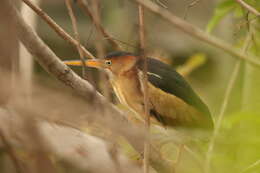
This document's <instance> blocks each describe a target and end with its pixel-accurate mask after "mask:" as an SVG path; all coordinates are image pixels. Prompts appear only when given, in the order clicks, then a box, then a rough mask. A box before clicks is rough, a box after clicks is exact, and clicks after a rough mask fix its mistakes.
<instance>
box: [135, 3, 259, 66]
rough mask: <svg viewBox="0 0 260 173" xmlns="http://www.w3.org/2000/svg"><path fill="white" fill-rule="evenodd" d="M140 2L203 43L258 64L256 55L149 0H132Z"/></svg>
mask: <svg viewBox="0 0 260 173" xmlns="http://www.w3.org/2000/svg"><path fill="white" fill-rule="evenodd" d="M134 1H136V2H138V3H140V4H142V5H143V6H144V7H145V8H147V9H149V10H151V11H152V12H154V13H156V14H158V15H159V16H161V17H162V18H164V19H165V20H167V21H169V22H170V23H171V24H173V25H175V26H176V27H177V28H179V29H180V30H181V31H183V32H185V33H187V34H189V35H190V36H192V37H194V38H197V39H199V40H201V41H203V42H205V43H208V44H210V45H211V46H213V47H216V48H219V49H221V50H223V51H225V52H226V53H228V54H230V55H232V56H234V57H236V58H239V59H244V60H246V61H247V62H249V63H251V64H253V65H257V66H260V61H259V60H257V58H256V57H253V56H252V55H250V56H247V55H246V54H245V53H244V52H242V51H241V50H238V49H236V48H234V47H233V46H232V45H230V44H229V43H226V42H224V41H222V40H220V39H218V38H216V37H214V36H211V35H209V34H207V33H205V32H203V31H202V30H201V29H199V28H197V27H195V26H194V25H191V24H189V23H187V22H186V21H184V20H182V19H180V18H179V17H177V16H175V15H174V14H172V13H171V12H169V11H168V10H165V9H163V8H161V7H159V6H158V5H156V4H155V3H152V2H150V1H149V0H134Z"/></svg>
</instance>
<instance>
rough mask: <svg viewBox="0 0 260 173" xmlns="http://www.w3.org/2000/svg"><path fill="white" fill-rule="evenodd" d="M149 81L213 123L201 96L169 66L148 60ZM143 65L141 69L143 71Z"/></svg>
mask: <svg viewBox="0 0 260 173" xmlns="http://www.w3.org/2000/svg"><path fill="white" fill-rule="evenodd" d="M147 63H148V64H147V65H148V81H149V82H150V83H151V84H153V85H154V86H155V87H157V88H160V89H161V90H163V91H164V92H167V93H170V94H173V95H175V96H177V97H178V98H180V99H182V100H183V101H184V102H186V103H187V104H189V105H192V106H193V107H195V108H196V109H198V110H199V111H200V112H202V113H204V114H205V115H206V116H208V117H205V118H208V119H209V121H211V122H209V123H212V119H211V115H210V112H209V109H208V107H207V106H206V105H205V104H204V103H203V101H202V100H201V99H200V98H199V96H198V95H197V94H196V93H195V92H194V91H193V89H192V88H191V87H190V85H189V84H188V83H187V82H186V81H185V79H184V78H183V77H182V76H181V75H180V74H179V73H177V72H176V71H175V70H174V69H173V68H172V67H170V66H169V65H167V64H165V63H162V62H161V61H159V60H156V59H153V58H147ZM141 64H142V63H140V64H139V68H140V69H141Z"/></svg>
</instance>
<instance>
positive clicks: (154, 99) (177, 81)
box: [67, 52, 213, 129]
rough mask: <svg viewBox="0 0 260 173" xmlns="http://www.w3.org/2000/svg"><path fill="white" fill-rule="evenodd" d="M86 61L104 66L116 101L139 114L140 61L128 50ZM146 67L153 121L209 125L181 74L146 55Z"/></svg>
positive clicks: (204, 109) (141, 106)
mask: <svg viewBox="0 0 260 173" xmlns="http://www.w3.org/2000/svg"><path fill="white" fill-rule="evenodd" d="M90 61H91V62H90ZM90 61H89V63H87V65H88V64H89V66H92V67H97V68H103V69H108V71H109V74H110V75H109V76H110V82H111V84H112V86H113V89H114V91H115V93H116V95H117V97H118V99H119V101H120V102H121V103H122V104H124V105H127V106H128V107H129V108H131V109H132V110H134V111H135V112H136V113H137V114H138V115H140V116H141V117H143V116H144V115H145V114H144V99H143V86H144V85H143V83H142V81H143V80H142V79H141V78H142V76H143V70H142V69H143V68H142V67H143V65H142V64H143V60H142V59H140V58H139V57H138V56H136V55H134V54H132V53H127V52H114V53H111V54H109V55H108V56H107V57H106V58H105V59H104V60H90ZM79 62H80V61H79ZM97 62H98V64H97ZM67 64H69V65H75V63H74V64H73V63H72V61H71V63H69V62H67ZM147 66H148V70H147V77H148V102H149V103H148V104H149V108H150V115H151V117H152V118H153V119H154V120H156V121H158V122H159V123H161V124H162V125H164V126H174V127H195V128H196V127H198V128H206V129H211V128H212V127H213V121H212V119H211V115H210V112H209V110H208V108H207V106H206V105H205V104H204V103H203V102H202V101H201V99H200V98H199V97H198V96H197V95H196V94H195V92H194V91H193V90H192V88H191V87H190V85H189V84H188V83H187V82H186V81H185V79H184V78H183V77H182V76H181V75H179V74H178V73H177V72H176V71H175V70H174V69H172V68H171V67H170V66H169V65H167V64H164V63H162V62H160V61H159V60H156V59H152V58H147Z"/></svg>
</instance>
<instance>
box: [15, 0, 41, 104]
mask: <svg viewBox="0 0 260 173" xmlns="http://www.w3.org/2000/svg"><path fill="white" fill-rule="evenodd" d="M32 1H33V2H34V3H35V4H37V5H39V4H40V2H41V0H32ZM21 15H22V17H23V18H24V20H25V21H26V23H28V25H30V26H31V27H32V28H33V29H35V28H36V27H37V15H36V14H35V13H34V12H33V11H32V10H31V9H30V7H28V6H27V5H26V4H24V3H23V4H21ZM33 65H34V64H33V58H32V56H31V54H30V53H29V52H28V51H27V50H26V48H25V47H24V46H23V45H22V44H21V43H19V74H20V76H21V79H22V85H23V86H24V87H23V88H24V91H25V92H26V93H25V99H24V100H25V101H24V102H25V103H30V102H31V93H32V85H33V82H32V80H33V70H34V66H33Z"/></svg>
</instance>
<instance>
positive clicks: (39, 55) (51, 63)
mask: <svg viewBox="0 0 260 173" xmlns="http://www.w3.org/2000/svg"><path fill="white" fill-rule="evenodd" d="M1 5H2V6H3V7H4V8H5V9H7V13H6V15H7V16H10V18H11V20H13V23H14V25H13V27H15V28H16V29H17V32H18V33H17V34H18V38H19V40H20V41H21V42H22V43H23V44H24V46H25V47H26V48H27V50H28V51H29V52H30V53H31V54H32V55H33V57H34V58H35V60H36V61H37V62H38V63H39V64H40V65H41V66H42V67H43V68H44V69H45V70H46V71H47V72H49V73H50V74H51V75H52V76H54V77H55V78H56V79H58V80H60V81H61V82H62V83H64V84H65V85H67V86H68V87H70V88H72V89H74V90H75V91H76V92H77V93H78V94H79V95H81V96H83V97H84V98H85V99H86V100H87V101H88V102H89V101H92V100H93V95H94V96H95V98H94V99H95V101H94V102H95V106H97V107H98V108H99V109H97V110H96V111H99V112H98V113H97V115H100V116H101V118H100V120H99V122H98V123H99V124H100V125H101V126H103V127H104V128H107V129H109V130H111V131H112V132H113V133H114V134H117V135H120V136H123V137H125V138H126V139H127V140H128V142H129V143H130V144H131V145H132V146H133V147H134V149H135V150H136V151H138V152H139V153H142V152H143V143H144V140H145V139H146V133H145V131H144V129H143V128H142V127H141V126H137V125H135V126H133V125H132V124H130V123H129V122H128V121H127V120H126V118H125V116H124V115H123V114H122V112H121V111H119V110H118V109H117V108H116V107H115V106H113V105H112V104H110V103H109V102H108V101H107V100H106V99H105V98H104V97H103V96H102V95H101V94H100V93H98V92H97V91H96V90H95V89H94V88H93V86H92V85H90V84H89V83H88V82H87V81H86V80H83V79H82V78H80V77H79V76H78V75H76V74H75V73H74V72H73V71H72V70H71V69H70V68H68V67H67V66H66V65H65V64H63V63H62V61H61V60H60V59H59V58H58V57H57V56H56V55H55V53H54V52H53V51H52V50H51V49H50V48H49V47H48V46H47V45H46V44H45V43H44V42H43V41H42V40H41V39H40V38H39V36H38V35H37V34H36V33H35V32H34V31H33V30H32V29H31V28H30V27H29V26H28V25H27V24H26V23H25V22H24V20H23V19H22V18H21V16H20V14H19V12H18V11H17V9H16V8H15V7H14V5H13V4H12V3H11V0H2V1H1ZM100 108H102V110H100ZM114 122H118V123H117V124H116V125H115V123H114ZM136 134H138V137H137V136H136ZM150 159H151V164H152V166H153V167H154V168H155V169H158V170H164V171H162V172H169V171H168V170H170V166H171V165H170V163H168V162H166V161H165V160H164V159H163V158H162V156H161V155H160V153H158V152H157V151H154V150H152V152H151V156H150Z"/></svg>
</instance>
